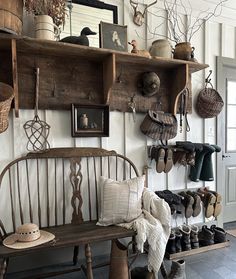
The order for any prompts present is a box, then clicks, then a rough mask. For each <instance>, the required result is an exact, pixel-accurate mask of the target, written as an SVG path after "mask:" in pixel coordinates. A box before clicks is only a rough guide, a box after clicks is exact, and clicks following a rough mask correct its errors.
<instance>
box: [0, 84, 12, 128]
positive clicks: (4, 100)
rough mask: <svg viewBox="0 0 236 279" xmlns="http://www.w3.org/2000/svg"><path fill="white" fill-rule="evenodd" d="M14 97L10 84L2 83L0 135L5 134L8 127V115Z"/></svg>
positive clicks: (0, 88)
mask: <svg viewBox="0 0 236 279" xmlns="http://www.w3.org/2000/svg"><path fill="white" fill-rule="evenodd" d="M13 97H14V90H13V88H12V87H11V86H10V85H8V84H5V83H3V82H0V133H2V132H4V131H5V130H6V129H7V127H8V114H9V111H10V108H11V102H12V99H13Z"/></svg>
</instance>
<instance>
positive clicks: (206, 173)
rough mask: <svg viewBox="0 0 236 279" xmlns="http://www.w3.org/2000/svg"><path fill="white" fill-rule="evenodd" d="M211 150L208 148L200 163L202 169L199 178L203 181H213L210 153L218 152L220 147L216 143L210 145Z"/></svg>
mask: <svg viewBox="0 0 236 279" xmlns="http://www.w3.org/2000/svg"><path fill="white" fill-rule="evenodd" d="M211 147H212V150H209V151H208V153H207V154H206V155H205V156H204V160H203V163H202V170H201V174H200V179H201V180H203V181H213V180H214V175H213V166H212V153H213V152H220V151H221V148H220V147H219V146H217V145H211Z"/></svg>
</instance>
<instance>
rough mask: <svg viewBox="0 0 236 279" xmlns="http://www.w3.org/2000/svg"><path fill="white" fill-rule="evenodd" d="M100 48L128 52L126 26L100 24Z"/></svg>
mask: <svg viewBox="0 0 236 279" xmlns="http://www.w3.org/2000/svg"><path fill="white" fill-rule="evenodd" d="M99 36H100V37H99V39H100V47H101V48H108V49H114V50H119V51H128V42H127V26H124V25H118V24H112V23H107V22H103V21H101V22H100V25H99Z"/></svg>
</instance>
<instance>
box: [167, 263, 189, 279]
mask: <svg viewBox="0 0 236 279" xmlns="http://www.w3.org/2000/svg"><path fill="white" fill-rule="evenodd" d="M161 274H162V276H163V278H164V279H186V273H185V261H184V260H177V261H172V264H171V270H170V273H169V274H168V275H167V271H166V269H165V267H164V265H162V266H161Z"/></svg>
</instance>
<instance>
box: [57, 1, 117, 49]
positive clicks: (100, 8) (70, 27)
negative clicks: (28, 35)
mask: <svg viewBox="0 0 236 279" xmlns="http://www.w3.org/2000/svg"><path fill="white" fill-rule="evenodd" d="M67 9H68V12H67V17H66V22H65V26H64V28H63V30H62V32H61V35H60V39H62V38H64V37H67V36H79V35H80V32H81V30H82V29H83V28H84V27H89V28H90V29H91V30H92V31H94V32H97V35H90V36H88V39H89V45H90V46H93V47H99V23H100V22H101V21H104V22H109V23H118V16H117V6H114V5H110V4H106V3H104V2H101V1H96V0H95V1H94V0H69V1H68V2H67Z"/></svg>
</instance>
